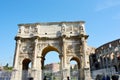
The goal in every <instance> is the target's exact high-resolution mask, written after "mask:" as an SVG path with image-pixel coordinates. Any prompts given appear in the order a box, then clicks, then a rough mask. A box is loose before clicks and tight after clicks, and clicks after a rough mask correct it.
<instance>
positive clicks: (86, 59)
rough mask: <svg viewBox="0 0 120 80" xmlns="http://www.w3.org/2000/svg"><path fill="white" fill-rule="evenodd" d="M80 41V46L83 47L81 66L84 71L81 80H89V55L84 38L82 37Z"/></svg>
mask: <svg viewBox="0 0 120 80" xmlns="http://www.w3.org/2000/svg"><path fill="white" fill-rule="evenodd" d="M81 41H82V46H83V60H82V61H84V62H83V64H84V65H82V66H84V67H82V68H83V70H82V71H84V75H83V76H84V79H83V78H82V79H81V80H91V76H90V64H89V55H88V53H87V42H86V39H85V36H83V37H82V38H81Z"/></svg>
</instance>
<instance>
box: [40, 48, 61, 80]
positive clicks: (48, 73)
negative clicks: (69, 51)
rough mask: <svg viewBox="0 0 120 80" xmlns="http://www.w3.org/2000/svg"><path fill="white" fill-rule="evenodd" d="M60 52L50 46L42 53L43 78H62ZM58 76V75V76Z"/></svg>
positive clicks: (57, 79)
mask: <svg viewBox="0 0 120 80" xmlns="http://www.w3.org/2000/svg"><path fill="white" fill-rule="evenodd" d="M59 55H60V53H59V51H58V50H57V49H56V48H55V47H52V46H48V47H46V48H44V49H43V51H42V56H43V60H42V71H43V74H42V75H43V78H47V79H52V80H53V79H56V80H59V78H61V77H60V76H58V75H60V73H59V72H60V58H59ZM56 74H57V75H56Z"/></svg>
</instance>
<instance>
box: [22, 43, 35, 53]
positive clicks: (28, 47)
mask: <svg viewBox="0 0 120 80" xmlns="http://www.w3.org/2000/svg"><path fill="white" fill-rule="evenodd" d="M33 50H34V47H33V45H32V44H31V43H23V44H22V45H21V49H20V51H21V53H33Z"/></svg>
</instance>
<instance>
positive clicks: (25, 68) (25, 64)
mask: <svg viewBox="0 0 120 80" xmlns="http://www.w3.org/2000/svg"><path fill="white" fill-rule="evenodd" d="M30 62H31V60H30V59H24V60H23V62H22V65H23V66H22V69H23V70H28V69H29V63H30Z"/></svg>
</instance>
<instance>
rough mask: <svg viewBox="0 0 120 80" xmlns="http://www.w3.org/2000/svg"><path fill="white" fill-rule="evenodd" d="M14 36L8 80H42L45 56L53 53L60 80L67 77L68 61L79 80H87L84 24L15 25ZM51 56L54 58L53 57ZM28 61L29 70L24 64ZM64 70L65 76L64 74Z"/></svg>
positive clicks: (88, 72) (76, 22) (77, 22)
mask: <svg viewBox="0 0 120 80" xmlns="http://www.w3.org/2000/svg"><path fill="white" fill-rule="evenodd" d="M18 26H19V29H18V34H17V35H16V37H15V40H16V49H15V55H14V71H13V75H12V79H11V80H27V79H28V78H30V77H32V78H33V80H42V79H43V74H42V70H43V66H44V60H45V55H46V54H47V52H49V51H56V52H58V53H59V57H60V69H61V71H63V72H62V73H61V77H62V80H66V79H67V77H68V76H69V77H70V61H71V60H75V61H76V62H77V64H78V70H79V75H78V79H79V80H90V79H91V77H90V66H89V50H88V46H87V38H88V35H87V34H86V32H85V22H84V21H74V22H47V23H33V24H19V25H18ZM53 57H54V56H53ZM30 62H31V69H29V68H28V64H29V63H30ZM64 70H66V72H67V74H66V75H64Z"/></svg>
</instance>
